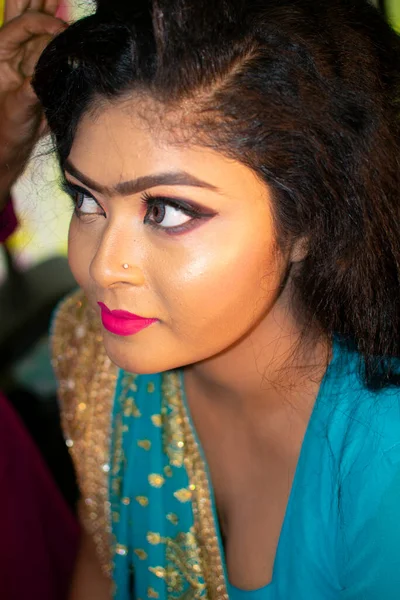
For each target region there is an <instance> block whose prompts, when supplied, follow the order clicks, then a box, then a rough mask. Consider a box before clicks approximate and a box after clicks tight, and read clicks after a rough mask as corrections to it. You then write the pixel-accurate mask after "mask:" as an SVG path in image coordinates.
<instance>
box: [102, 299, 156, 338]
mask: <svg viewBox="0 0 400 600" xmlns="http://www.w3.org/2000/svg"><path fill="white" fill-rule="evenodd" d="M97 304H98V305H99V306H100V309H101V322H102V323H103V327H104V329H107V331H109V332H110V333H114V334H115V335H121V336H128V335H134V334H135V333H139V331H142V329H146V327H149V326H150V325H152V324H153V323H155V322H156V321H157V320H158V319H148V318H146V317H140V316H139V315H135V314H133V313H131V312H128V311H127V310H110V309H109V308H108V306H106V305H105V304H104V303H103V302H98V303H97Z"/></svg>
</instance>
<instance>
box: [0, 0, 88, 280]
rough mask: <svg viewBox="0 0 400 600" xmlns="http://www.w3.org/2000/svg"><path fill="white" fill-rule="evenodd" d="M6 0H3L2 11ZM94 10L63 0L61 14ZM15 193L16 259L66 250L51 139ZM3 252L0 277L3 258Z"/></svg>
mask: <svg viewBox="0 0 400 600" xmlns="http://www.w3.org/2000/svg"><path fill="white" fill-rule="evenodd" d="M3 8H4V0H0V15H1V16H2V15H3ZM91 10H92V2H91V1H90V0H64V2H62V4H61V7H60V10H59V15H60V17H62V18H63V19H64V20H65V21H69V22H71V21H74V20H75V19H77V18H80V17H82V16H83V15H84V14H87V13H89V12H90V11H91ZM13 196H14V198H15V205H16V210H17V214H18V217H19V221H20V227H19V229H18V230H17V232H16V233H15V235H14V236H13V237H12V238H11V240H10V247H11V249H12V251H13V254H14V256H15V258H16V260H17V263H18V264H19V265H20V266H21V267H23V268H27V267H29V266H31V265H33V264H35V263H37V262H39V261H41V260H43V259H45V258H47V257H49V256H52V255H54V254H66V250H67V233H68V224H69V220H70V216H71V211H72V207H71V203H70V200H69V199H68V198H67V197H66V195H65V194H64V193H63V192H62V191H61V190H60V188H59V177H58V169H57V165H56V162H55V160H54V158H53V157H52V156H51V145H50V142H49V139H45V140H43V142H42V143H41V144H39V146H38V148H37V149H36V151H35V154H34V156H33V157H32V159H31V161H30V163H29V164H28V167H27V169H26V171H25V173H24V175H23V176H22V177H21V178H20V180H19V181H18V183H17V185H16V186H15V189H14V192H13ZM2 258H3V257H2V256H0V280H1V279H2V278H3V277H4V262H3V260H2Z"/></svg>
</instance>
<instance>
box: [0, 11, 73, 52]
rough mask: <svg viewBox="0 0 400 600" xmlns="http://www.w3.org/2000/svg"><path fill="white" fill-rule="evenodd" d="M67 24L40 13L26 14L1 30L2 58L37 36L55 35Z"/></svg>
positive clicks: (0, 48) (0, 49) (0, 45)
mask: <svg viewBox="0 0 400 600" xmlns="http://www.w3.org/2000/svg"><path fill="white" fill-rule="evenodd" d="M64 27H65V24H64V23H63V21H61V20H60V19H56V18H55V17H51V16H50V15H45V14H44V13H38V12H26V13H25V14H23V15H22V16H21V17H17V18H16V19H14V20H13V21H10V22H9V23H7V25H5V26H4V27H2V28H1V29H0V57H1V58H4V55H7V54H10V53H14V52H15V51H16V50H18V49H19V47H20V46H21V45H22V44H25V43H26V42H27V41H28V40H30V39H31V38H32V37H33V36H36V35H44V34H48V35H55V34H56V33H57V32H59V31H60V30H61V29H63V28H64Z"/></svg>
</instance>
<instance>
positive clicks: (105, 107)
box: [69, 97, 268, 197]
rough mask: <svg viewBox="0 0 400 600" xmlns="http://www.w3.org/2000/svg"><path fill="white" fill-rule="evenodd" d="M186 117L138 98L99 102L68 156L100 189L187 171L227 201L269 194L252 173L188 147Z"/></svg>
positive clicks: (212, 153)
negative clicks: (239, 196)
mask: <svg viewBox="0 0 400 600" xmlns="http://www.w3.org/2000/svg"><path fill="white" fill-rule="evenodd" d="M187 122H188V119H187V118H186V116H185V114H184V112H183V113H181V114H179V112H177V111H175V112H173V111H171V110H169V111H168V110H166V109H164V112H163V107H162V106H161V105H160V104H157V103H156V102H152V101H150V100H147V99H142V98H140V97H137V98H132V99H131V100H124V101H123V102H121V101H120V102H113V103H110V102H103V103H101V104H99V105H98V106H96V107H95V109H94V110H91V111H90V112H88V113H86V114H85V115H84V117H83V118H82V120H81V121H80V123H79V126H78V129H77V132H76V135H75V139H74V142H73V145H72V149H71V153H70V156H69V160H70V162H71V163H72V164H73V165H74V166H75V167H76V168H77V169H79V171H81V172H82V173H84V174H85V175H86V176H87V177H89V178H91V179H93V180H94V181H96V182H98V183H100V184H102V185H105V186H107V185H112V184H116V183H118V182H119V181H125V180H129V179H132V178H137V177H144V176H148V175H153V174H156V173H158V172H162V173H165V172H169V171H171V172H177V171H185V172H187V173H190V174H191V175H193V176H195V177H198V178H201V179H203V180H205V181H208V182H210V183H211V184H212V185H214V186H215V187H218V188H221V189H222V190H223V191H224V193H226V195H228V196H229V195H233V196H235V195H237V193H238V192H239V191H240V194H241V195H242V197H243V194H245V195H246V197H247V196H248V195H251V194H252V193H254V192H255V189H256V191H257V195H260V194H262V195H263V194H264V195H265V197H267V196H268V192H267V189H266V186H265V185H264V183H262V182H261V181H260V180H259V179H258V178H257V176H256V175H255V173H254V172H253V171H252V170H251V169H250V168H248V167H247V166H245V165H244V164H242V163H241V162H239V161H236V160H232V159H230V158H227V157H226V156H225V155H223V154H222V153H221V152H218V151H217V150H213V149H210V148H206V147H204V146H200V145H198V144H195V143H191V140H193V137H192V138H191V136H190V133H189V131H188V128H187V127H186V126H184V123H187Z"/></svg>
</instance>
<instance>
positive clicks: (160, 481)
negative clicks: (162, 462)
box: [148, 473, 165, 488]
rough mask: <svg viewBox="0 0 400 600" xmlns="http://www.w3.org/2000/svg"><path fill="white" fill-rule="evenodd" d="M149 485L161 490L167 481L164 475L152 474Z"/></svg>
mask: <svg viewBox="0 0 400 600" xmlns="http://www.w3.org/2000/svg"><path fill="white" fill-rule="evenodd" d="M148 480H149V483H150V485H151V486H152V487H155V488H160V487H162V486H163V485H164V483H165V479H164V477H163V476H162V475H159V474H158V473H151V475H149V477H148Z"/></svg>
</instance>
